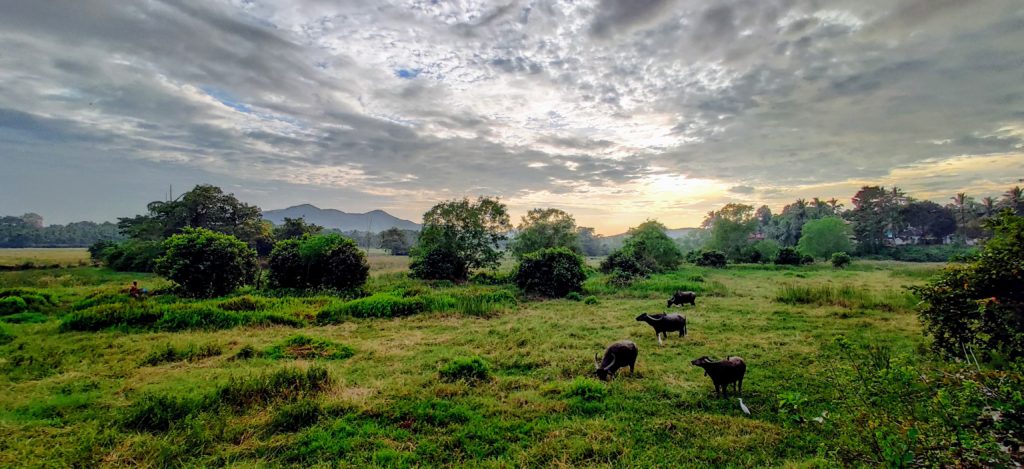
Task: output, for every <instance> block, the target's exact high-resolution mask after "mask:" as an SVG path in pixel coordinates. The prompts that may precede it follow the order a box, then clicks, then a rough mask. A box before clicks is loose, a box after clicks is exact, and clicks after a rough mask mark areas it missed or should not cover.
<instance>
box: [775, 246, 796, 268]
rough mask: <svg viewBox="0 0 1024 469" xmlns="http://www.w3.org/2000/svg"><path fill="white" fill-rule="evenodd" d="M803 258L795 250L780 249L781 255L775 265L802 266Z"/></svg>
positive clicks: (776, 259)
mask: <svg viewBox="0 0 1024 469" xmlns="http://www.w3.org/2000/svg"><path fill="white" fill-rule="evenodd" d="M802 262H803V256H801V255H800V253H799V252H797V250H796V249H793V248H782V249H779V255H777V256H775V265H800V264H801V263H802Z"/></svg>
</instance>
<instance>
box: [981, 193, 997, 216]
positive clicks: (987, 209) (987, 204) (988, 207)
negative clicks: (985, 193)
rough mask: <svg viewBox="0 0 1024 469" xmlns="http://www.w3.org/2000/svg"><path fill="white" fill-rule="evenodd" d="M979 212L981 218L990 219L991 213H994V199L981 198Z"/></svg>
mask: <svg viewBox="0 0 1024 469" xmlns="http://www.w3.org/2000/svg"><path fill="white" fill-rule="evenodd" d="M981 210H982V215H983V216H985V217H991V216H992V212H995V211H996V199H993V198H992V197H982V199H981Z"/></svg>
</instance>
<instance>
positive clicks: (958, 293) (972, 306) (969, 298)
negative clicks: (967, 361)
mask: <svg viewBox="0 0 1024 469" xmlns="http://www.w3.org/2000/svg"><path fill="white" fill-rule="evenodd" d="M985 227H986V228H988V229H991V230H992V231H993V236H992V238H991V239H990V240H989V241H988V242H987V243H986V244H985V246H984V247H983V249H982V250H981V252H980V253H979V254H978V255H977V256H975V257H974V259H973V260H972V261H971V262H969V263H968V264H966V265H962V266H950V267H948V268H947V269H946V270H944V271H943V272H942V273H941V274H939V276H938V277H936V278H935V279H934V280H932V281H931V282H929V283H928V284H927V285H924V286H921V287H916V288H913V290H914V291H915V292H916V293H917V294H918V295H919V296H920V297H921V299H922V300H924V304H925V306H924V308H923V309H921V311H920V316H921V320H922V322H924V324H925V330H926V332H927V333H928V334H930V335H932V336H934V337H935V341H934V342H933V346H934V348H935V349H936V350H939V351H941V352H943V353H945V354H947V355H951V356H962V355H963V354H964V347H972V348H978V349H980V350H982V351H984V352H990V353H991V354H999V355H1003V356H1008V357H1010V358H1020V357H1024V288H1021V285H1022V283H1024V217H1019V216H1015V215H1013V214H1012V213H1010V212H1009V211H1004V212H1001V213H1000V214H999V215H998V216H997V217H994V218H992V219H989V220H988V221H986V223H985Z"/></svg>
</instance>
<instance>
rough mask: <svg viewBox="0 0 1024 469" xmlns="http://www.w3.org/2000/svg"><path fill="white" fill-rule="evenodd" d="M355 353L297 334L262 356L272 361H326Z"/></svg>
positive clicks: (343, 346) (333, 344)
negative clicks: (315, 359)
mask: <svg viewBox="0 0 1024 469" xmlns="http://www.w3.org/2000/svg"><path fill="white" fill-rule="evenodd" d="M355 353H356V352H355V350H354V349H353V348H352V347H349V346H348V345H345V344H339V343H337V342H332V341H330V340H326V339H316V338H313V337H309V336H305V335H301V334H298V335H293V336H291V337H289V338H287V339H285V340H284V341H282V342H281V343H279V344H277V345H274V346H272V347H270V348H269V349H267V350H266V351H265V352H263V354H262V355H263V356H265V357H267V358H273V359H282V358H306V359H310V358H323V359H327V360H344V359H346V358H349V357H351V356H352V355H355Z"/></svg>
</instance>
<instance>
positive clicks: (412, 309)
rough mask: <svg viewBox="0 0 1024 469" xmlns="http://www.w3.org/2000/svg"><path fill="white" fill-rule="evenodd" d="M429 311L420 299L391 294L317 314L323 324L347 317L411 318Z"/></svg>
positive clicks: (350, 303)
mask: <svg viewBox="0 0 1024 469" xmlns="http://www.w3.org/2000/svg"><path fill="white" fill-rule="evenodd" d="M426 310H427V304H426V302H425V301H424V300H423V298H420V297H411V298H403V297H400V296H395V295H393V294H390V293H378V294H375V295H373V296H368V297H366V298H360V299H358V300H352V301H347V302H344V303H341V304H337V305H331V306H328V307H327V308H325V309H323V310H322V311H320V313H319V314H317V322H319V323H321V324H325V323H332V322H341V321H343V320H344V319H345V318H346V317H354V318H393V317H400V316H410V315H413V314H417V313H422V312H424V311H426Z"/></svg>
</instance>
